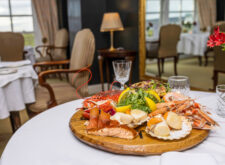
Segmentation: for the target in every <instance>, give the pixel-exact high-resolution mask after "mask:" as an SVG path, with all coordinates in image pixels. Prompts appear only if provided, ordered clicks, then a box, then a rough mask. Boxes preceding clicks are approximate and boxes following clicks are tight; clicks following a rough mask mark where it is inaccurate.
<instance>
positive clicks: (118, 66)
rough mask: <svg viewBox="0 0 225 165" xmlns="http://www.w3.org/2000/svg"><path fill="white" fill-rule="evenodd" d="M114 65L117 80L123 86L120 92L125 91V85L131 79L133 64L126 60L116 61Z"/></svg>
mask: <svg viewBox="0 0 225 165" xmlns="http://www.w3.org/2000/svg"><path fill="white" fill-rule="evenodd" d="M112 63H113V70H114V73H115V76H116V80H117V81H118V82H119V83H120V84H121V88H120V90H124V84H125V83H126V82H127V81H128V80H129V77H130V69H131V64H132V62H131V61H126V60H116V61H113V62H112Z"/></svg>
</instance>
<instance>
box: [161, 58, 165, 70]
mask: <svg viewBox="0 0 225 165" xmlns="http://www.w3.org/2000/svg"><path fill="white" fill-rule="evenodd" d="M161 60H162V73H164V58H162V59H161Z"/></svg>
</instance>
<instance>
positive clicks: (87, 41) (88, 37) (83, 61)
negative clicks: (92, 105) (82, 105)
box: [69, 29, 95, 96]
mask: <svg viewBox="0 0 225 165" xmlns="http://www.w3.org/2000/svg"><path fill="white" fill-rule="evenodd" d="M94 53H95V38H94V35H93V33H92V32H91V30H90V29H83V30H81V31H79V32H77V34H76V37H75V39H74V43H73V49H72V54H71V59H70V69H80V68H83V67H87V66H88V65H92V63H93V59H94ZM88 79H89V73H88V72H82V73H78V74H76V75H74V74H70V75H69V80H70V83H71V84H72V85H73V86H74V87H75V88H77V87H80V86H81V85H82V84H84V83H85V82H87V81H88ZM79 93H80V95H82V96H87V95H88V90H87V84H86V85H85V86H83V87H82V88H81V89H80V90H79Z"/></svg>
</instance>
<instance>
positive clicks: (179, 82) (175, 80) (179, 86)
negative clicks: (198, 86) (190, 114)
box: [168, 76, 190, 96]
mask: <svg viewBox="0 0 225 165" xmlns="http://www.w3.org/2000/svg"><path fill="white" fill-rule="evenodd" d="M168 83H169V86H170V88H171V91H172V92H178V93H182V94H184V95H185V96H188V95H189V92H190V83H189V78H188V77H187V76H171V77H169V79H168Z"/></svg>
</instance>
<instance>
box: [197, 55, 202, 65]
mask: <svg viewBox="0 0 225 165" xmlns="http://www.w3.org/2000/svg"><path fill="white" fill-rule="evenodd" d="M198 62H199V66H201V65H202V56H198Z"/></svg>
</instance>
